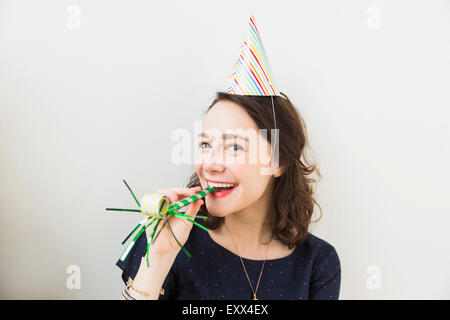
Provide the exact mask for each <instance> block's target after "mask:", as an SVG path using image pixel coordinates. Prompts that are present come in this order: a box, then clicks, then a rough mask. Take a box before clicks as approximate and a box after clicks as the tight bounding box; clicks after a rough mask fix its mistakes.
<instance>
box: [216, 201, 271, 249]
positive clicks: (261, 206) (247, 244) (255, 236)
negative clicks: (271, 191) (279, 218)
mask: <svg viewBox="0 0 450 320" xmlns="http://www.w3.org/2000/svg"><path fill="white" fill-rule="evenodd" d="M264 198H266V199H264ZM263 199H264V200H263ZM263 199H260V200H259V201H257V202H255V203H253V204H252V205H251V206H249V207H247V208H245V209H243V210H240V211H237V212H234V213H233V214H230V215H228V216H226V217H225V218H224V219H225V220H224V223H225V224H226V226H225V225H222V226H221V229H222V230H221V233H222V234H223V235H224V237H226V238H229V239H230V242H231V245H232V246H233V247H235V246H236V247H237V250H238V251H239V253H240V255H242V256H255V255H264V254H265V253H266V252H267V247H268V245H266V244H267V243H268V242H269V241H270V240H271V236H272V230H271V228H270V226H269V225H267V223H266V217H267V212H268V208H269V201H268V197H263ZM227 227H228V229H227ZM230 233H231V235H230ZM233 240H234V242H233Z"/></svg>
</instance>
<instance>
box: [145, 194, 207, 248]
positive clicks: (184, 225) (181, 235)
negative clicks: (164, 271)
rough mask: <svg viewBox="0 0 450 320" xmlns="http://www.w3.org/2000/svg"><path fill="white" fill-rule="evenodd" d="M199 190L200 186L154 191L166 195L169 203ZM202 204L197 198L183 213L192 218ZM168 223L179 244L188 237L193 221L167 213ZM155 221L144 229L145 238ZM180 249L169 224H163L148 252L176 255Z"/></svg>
mask: <svg viewBox="0 0 450 320" xmlns="http://www.w3.org/2000/svg"><path fill="white" fill-rule="evenodd" d="M200 190H201V187H194V188H171V189H159V190H157V191H156V193H157V194H163V195H165V196H167V198H168V199H169V201H170V203H171V204H172V203H175V202H177V201H180V200H182V199H184V198H187V197H189V196H191V195H193V194H194V193H196V192H198V191H200ZM203 204H204V201H203V200H202V199H199V200H197V201H196V202H194V203H191V204H190V205H188V206H187V207H186V212H184V214H186V215H190V216H192V217H189V219H191V220H194V218H195V216H196V215H197V212H198V210H199V209H200V207H201V206H202V205H203ZM166 219H168V220H169V223H170V227H171V228H172V231H173V233H174V234H175V236H176V238H177V239H178V241H179V242H180V244H181V245H184V244H185V243H186V241H187V239H188V237H189V233H190V232H191V229H192V226H193V223H192V222H190V221H186V220H184V219H181V218H177V217H173V216H171V215H168V216H167V218H166ZM165 222H166V221H165V219H163V220H161V222H160V223H159V225H158V229H157V230H156V231H155V233H154V235H153V238H154V237H155V236H156V235H157V234H158V232H159V230H160V229H161V227H162V226H163V225H164V223H165ZM156 223H157V221H155V222H154V223H153V224H152V225H151V226H150V227H148V228H147V229H146V230H145V231H146V233H147V239H149V237H150V235H151V232H152V230H153V228H154V226H155V225H156ZM180 250H181V247H180V245H179V244H178V243H177V241H176V240H175V239H174V238H173V235H172V232H170V230H169V226H168V225H166V226H164V229H163V230H162V231H161V233H160V234H159V236H158V238H157V239H156V240H155V242H154V243H153V244H151V245H150V247H149V253H151V254H156V255H166V254H170V255H176V254H177V253H178V252H179V251H180Z"/></svg>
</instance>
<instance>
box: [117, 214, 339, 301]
mask: <svg viewBox="0 0 450 320" xmlns="http://www.w3.org/2000/svg"><path fill="white" fill-rule="evenodd" d="M199 223H201V222H200V221H199ZM157 241H158V240H157ZM146 246H147V239H146V234H145V232H144V233H142V235H141V236H140V238H139V239H138V241H137V242H136V244H135V245H134V247H133V249H132V250H131V251H130V253H129V254H128V256H127V258H126V259H125V261H120V260H119V261H117V266H118V267H119V268H121V269H122V270H123V273H122V279H123V281H124V282H125V283H126V281H127V280H128V278H129V277H131V278H132V279H134V277H135V276H136V273H137V271H138V268H139V266H140V263H141V259H142V257H143V254H144V252H145V248H146ZM185 248H186V249H187V250H188V251H189V253H191V255H192V258H190V259H189V258H188V257H187V256H186V254H185V253H184V252H183V251H182V250H180V252H179V254H178V256H177V257H176V259H175V262H174V264H173V265H172V268H171V269H170V271H169V273H168V275H167V277H166V279H165V281H164V284H163V289H164V294H160V296H159V300H173V299H176V300H216V299H221V300H251V299H252V296H253V293H252V289H251V288H250V285H249V283H248V280H247V277H246V275H245V272H244V270H243V268H242V264H241V261H240V259H239V256H237V255H235V254H234V253H232V252H231V251H229V250H227V249H225V248H224V247H222V246H221V245H219V244H218V243H216V242H215V241H214V240H213V239H212V238H211V237H210V235H209V233H208V232H206V231H205V230H203V229H201V228H198V227H196V226H193V229H192V230H191V233H190V234H189V238H188V240H187V242H186V244H185ZM242 259H243V261H244V264H245V268H246V269H247V272H248V276H249V278H250V280H251V281H252V286H253V289H256V284H257V283H258V278H259V274H260V271H261V267H262V264H263V260H250V259H245V258H242ZM150 263H151V261H150ZM340 282H341V266H340V261H339V257H338V255H337V252H336V250H335V249H334V247H333V246H332V245H330V244H329V243H327V242H326V241H324V240H322V239H320V238H318V237H316V236H314V235H312V234H309V235H308V237H307V238H306V240H305V241H304V242H303V244H302V245H298V246H297V247H296V248H295V250H294V251H293V252H292V253H291V254H290V255H288V256H286V257H284V258H280V259H272V260H266V263H265V265H264V270H263V274H262V276H261V281H260V284H259V288H258V291H257V297H258V299H259V300H292V299H294V300H305V299H320V300H324V299H327V300H337V299H338V297H339V290H340Z"/></svg>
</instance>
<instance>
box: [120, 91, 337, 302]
mask: <svg viewBox="0 0 450 320" xmlns="http://www.w3.org/2000/svg"><path fill="white" fill-rule="evenodd" d="M272 99H273V100H272ZM272 101H273V103H274V105H272ZM273 107H275V110H277V111H276V124H277V128H278V129H279V139H277V143H278V148H279V155H278V162H277V163H273V161H270V160H273V157H272V156H273V153H272V152H273V151H272V148H271V146H272V145H271V141H272V138H271V129H274V121H273V120H274V118H273V113H272V111H273ZM260 129H266V133H267V136H264V134H263V133H264V131H261V130H260ZM307 145H308V143H307V136H306V128H305V125H304V122H303V120H302V118H301V116H300V114H299V113H298V111H297V109H296V108H295V107H294V106H293V105H292V103H291V101H290V100H289V99H288V97H287V96H286V95H284V94H282V97H281V96H275V97H269V96H243V95H236V94H227V93H223V92H219V93H217V97H216V99H215V100H214V101H213V103H212V104H211V106H210V107H209V108H208V110H207V112H206V116H205V118H204V121H203V128H202V134H201V139H200V144H199V147H200V148H199V161H198V162H197V163H196V165H195V173H194V174H193V175H192V176H191V178H190V180H189V182H188V184H187V188H174V189H168V190H159V191H158V193H161V194H165V195H167V196H168V198H169V200H170V201H171V202H172V203H173V202H176V201H178V200H179V199H182V198H185V197H187V196H190V195H192V194H193V193H195V192H197V191H199V190H200V189H203V188H205V187H208V186H214V187H215V192H214V193H213V194H212V195H208V196H207V197H206V198H205V199H204V200H205V201H203V200H199V201H197V202H195V203H193V204H191V205H190V206H189V207H188V208H187V210H186V214H190V215H196V214H198V215H202V216H207V217H208V219H206V220H205V221H204V222H202V220H200V219H198V221H199V223H203V224H204V225H205V226H206V227H207V228H209V229H210V230H211V231H210V232H206V231H205V230H203V229H201V228H198V227H194V228H193V227H192V224H191V223H188V222H186V221H184V220H182V219H179V218H175V217H169V219H170V224H171V226H172V230H173V231H174V233H175V235H176V237H177V239H178V240H179V241H180V243H181V244H184V246H185V248H186V249H187V250H188V251H189V252H190V253H191V254H192V258H190V259H189V258H188V257H187V256H186V255H185V254H184V252H182V251H180V246H179V245H178V244H177V242H176V241H175V240H174V239H173V236H172V234H171V233H170V230H168V228H165V229H163V231H162V232H161V234H160V235H159V237H158V239H157V241H155V243H154V244H152V245H151V246H150V249H149V261H150V266H149V267H147V265H146V261H145V258H143V253H144V251H145V248H146V245H147V239H146V238H147V237H148V236H149V234H147V236H145V233H144V234H142V236H141V237H140V238H139V241H138V242H137V243H136V245H135V246H134V247H133V249H132V252H131V253H130V254H129V255H128V257H127V259H126V260H125V261H124V262H122V261H118V262H117V265H118V266H119V267H120V268H121V269H122V270H123V274H122V278H123V280H124V282H126V283H128V289H127V290H124V292H123V296H124V297H123V298H125V299H161V300H162V299H199V300H201V299H204V300H209V299H243V300H246V299H261V300H264V299H271V300H274V299H283V300H289V299H338V297H339V289H340V280H341V269H340V261H339V258H338V255H337V253H336V250H335V248H334V247H333V246H332V245H330V244H329V243H327V242H326V241H324V240H322V239H320V238H318V237H316V236H314V235H312V234H310V233H309V232H308V227H309V225H310V223H311V218H312V215H313V211H314V207H315V205H316V204H317V203H316V201H315V199H314V197H313V184H314V183H315V179H314V178H313V177H312V176H311V175H312V174H314V173H317V174H318V175H319V176H320V174H319V173H318V171H317V169H316V167H315V166H314V165H311V164H309V163H308V161H307V160H306V157H305V150H306V147H307ZM255 146H256V149H255ZM260 150H263V151H262V152H261V151H260ZM256 154H257V155H258V156H257V157H255V155H256ZM261 154H262V155H261ZM268 160H269V161H268ZM273 165H276V167H277V168H278V170H277V171H275V173H274V174H272V175H268V174H266V173H267V172H270V171H267V170H266V169H268V168H269V166H273ZM318 208H319V209H320V206H318ZM320 211H321V209H320ZM150 229H151V228H148V229H147V232H148V233H149V232H150Z"/></svg>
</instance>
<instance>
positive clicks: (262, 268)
mask: <svg viewBox="0 0 450 320" xmlns="http://www.w3.org/2000/svg"><path fill="white" fill-rule="evenodd" d="M223 224H224V225H225V228H227V230H228V233H229V234H230V236H231V240H232V241H233V244H234V247H235V248H236V251H237V252H238V256H239V259H241V263H242V267H244V272H245V275H246V276H247V280H248V283H249V284H250V288H251V289H252V292H253V298H252V300H258V298H257V297H256V292H257V291H258V287H259V282H260V281H261V276H262V273H263V270H264V264H265V263H266V260H265V259H264V262H263V265H262V267H261V271H260V273H259V279H258V283H257V284H256V290H253V286H252V282H251V281H250V277H249V276H248V273H247V269H245V265H244V261H243V260H242V258H241V255H240V254H239V250H238V248H237V246H236V243H235V242H234V238H233V235H232V234H231V232H230V229H228V227H227V225H226V223H225V221H224V223H223ZM267 248H269V247H267ZM266 257H267V249H266Z"/></svg>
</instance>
